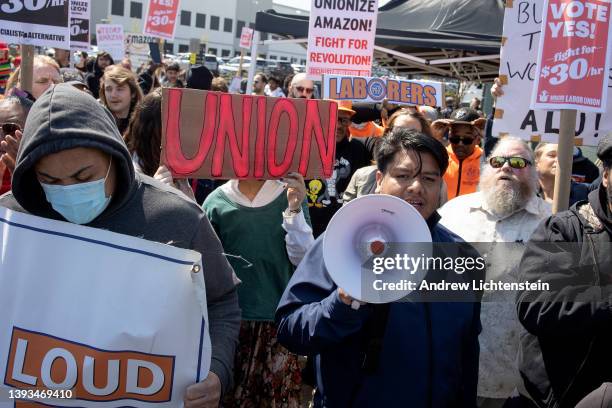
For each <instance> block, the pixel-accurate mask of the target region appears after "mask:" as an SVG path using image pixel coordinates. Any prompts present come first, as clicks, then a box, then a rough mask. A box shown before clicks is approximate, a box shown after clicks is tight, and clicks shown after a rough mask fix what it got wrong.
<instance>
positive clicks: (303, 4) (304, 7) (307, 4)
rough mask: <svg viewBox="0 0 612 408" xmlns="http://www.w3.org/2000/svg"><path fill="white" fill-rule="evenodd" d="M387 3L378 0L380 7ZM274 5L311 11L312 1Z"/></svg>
mask: <svg viewBox="0 0 612 408" xmlns="http://www.w3.org/2000/svg"><path fill="white" fill-rule="evenodd" d="M387 2H389V0H378V6H379V7H380V6H382V5H384V4H386V3H387ZM274 3H278V4H282V5H284V6H289V7H295V8H299V9H302V10H309V11H310V3H311V0H274Z"/></svg>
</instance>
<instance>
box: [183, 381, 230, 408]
mask: <svg viewBox="0 0 612 408" xmlns="http://www.w3.org/2000/svg"><path fill="white" fill-rule="evenodd" d="M220 399H221V381H219V377H217V374H215V373H213V372H209V373H208V377H206V379H205V380H204V381H202V382H199V383H197V384H193V385H190V386H189V387H187V391H186V392H185V399H184V403H185V408H217V407H218V406H219V400H220Z"/></svg>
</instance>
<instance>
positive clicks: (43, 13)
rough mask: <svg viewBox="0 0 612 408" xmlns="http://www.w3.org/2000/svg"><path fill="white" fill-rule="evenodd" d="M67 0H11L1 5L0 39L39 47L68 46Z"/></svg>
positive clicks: (68, 8) (66, 47) (65, 47)
mask: <svg viewBox="0 0 612 408" xmlns="http://www.w3.org/2000/svg"><path fill="white" fill-rule="evenodd" d="M69 17H70V7H69V1H68V0H55V1H44V0H37V1H33V0H11V1H3V2H2V4H1V5H0V40H2V41H4V42H7V43H15V44H23V45H36V46H40V47H54V48H63V49H68V48H70V28H69V24H68V22H69Z"/></svg>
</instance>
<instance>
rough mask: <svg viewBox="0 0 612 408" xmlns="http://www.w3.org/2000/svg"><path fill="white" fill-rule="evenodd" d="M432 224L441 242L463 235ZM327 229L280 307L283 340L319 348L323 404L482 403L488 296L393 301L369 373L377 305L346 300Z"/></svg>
mask: <svg viewBox="0 0 612 408" xmlns="http://www.w3.org/2000/svg"><path fill="white" fill-rule="evenodd" d="M435 215H437V214H435ZM430 228H431V232H432V238H433V241H434V242H462V241H461V238H459V237H458V236H457V235H455V234H453V233H452V232H450V231H449V230H447V229H445V228H444V227H442V226H440V225H434V226H432V227H430ZM323 236H324V235H322V236H321V237H319V238H318V239H317V240H316V241H315V243H314V245H313V247H312V248H311V249H310V250H309V251H308V253H307V254H306V256H305V257H304V259H303V260H302V262H301V263H300V265H299V266H298V268H297V270H296V272H295V273H294V275H293V277H292V278H291V280H290V281H289V285H288V286H287V289H286V290H285V293H284V295H283V297H282V299H281V301H280V304H279V306H278V309H277V311H276V322H277V324H278V339H279V341H280V343H281V344H283V345H284V346H286V347H287V348H288V349H289V350H291V351H293V352H296V353H301V354H309V355H311V356H313V355H314V356H315V369H316V381H317V391H316V394H315V406H316V407H331V408H334V407H342V408H344V407H410V408H420V407H435V408H438V407H475V406H476V385H477V382H478V354H479V346H478V334H479V332H480V304H479V303H475V302H455V303H450V302H432V303H413V302H396V303H393V304H391V306H390V309H389V317H388V322H387V326H386V331H385V335H384V338H383V345H382V350H381V352H380V360H379V365H378V369H377V370H376V371H375V372H374V373H373V374H366V373H365V372H364V371H362V369H361V363H362V359H363V346H362V344H363V340H364V336H365V333H364V330H363V327H364V323H365V322H366V320H367V319H368V317H369V316H370V315H371V313H372V305H367V304H366V305H363V306H361V307H360V308H359V309H358V310H353V309H352V308H351V307H350V306H347V305H346V304H344V303H343V302H342V301H341V300H340V298H339V297H338V292H337V290H336V289H337V287H336V285H335V284H334V282H333V281H332V279H331V278H330V276H329V274H328V272H327V270H326V268H325V265H324V262H323V245H322V243H323Z"/></svg>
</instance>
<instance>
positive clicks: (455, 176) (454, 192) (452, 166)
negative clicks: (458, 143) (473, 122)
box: [444, 145, 482, 200]
mask: <svg viewBox="0 0 612 408" xmlns="http://www.w3.org/2000/svg"><path fill="white" fill-rule="evenodd" d="M446 150H448V169H446V173H444V181H445V182H446V186H447V188H448V190H447V191H448V199H449V200H451V199H453V198H455V197H457V196H460V195H463V194H470V193H475V192H476V190H477V189H478V182H479V181H480V156H482V149H481V148H480V147H479V146H476V147H475V148H474V152H472V154H471V155H469V156H468V157H466V158H465V159H463V161H461V162H460V161H459V159H458V158H457V156H455V153H453V148H452V146H451V145H448V146H447V148H446Z"/></svg>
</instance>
